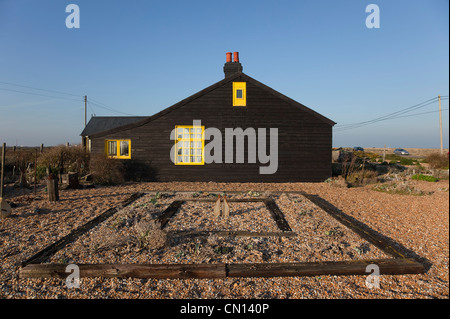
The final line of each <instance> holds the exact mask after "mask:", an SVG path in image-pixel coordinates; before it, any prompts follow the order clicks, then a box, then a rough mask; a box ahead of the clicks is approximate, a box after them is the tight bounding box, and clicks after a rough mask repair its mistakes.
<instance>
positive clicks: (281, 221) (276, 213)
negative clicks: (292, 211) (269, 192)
mask: <svg viewBox="0 0 450 319" xmlns="http://www.w3.org/2000/svg"><path fill="white" fill-rule="evenodd" d="M263 202H264V204H265V205H266V207H267V209H268V210H269V211H270V214H271V215H272V217H273V219H274V220H275V223H276V224H277V226H278V228H279V229H280V230H281V231H287V232H291V231H292V229H291V227H290V226H289V223H288V222H287V220H286V219H285V218H284V214H283V212H282V211H281V210H280V208H278V206H277V204H276V203H275V201H274V200H273V199H272V198H268V199H265V200H264V201H263Z"/></svg>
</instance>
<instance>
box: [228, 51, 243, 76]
mask: <svg viewBox="0 0 450 319" xmlns="http://www.w3.org/2000/svg"><path fill="white" fill-rule="evenodd" d="M223 72H224V73H225V77H228V76H230V75H233V74H235V73H238V72H242V64H241V63H240V62H239V52H234V53H233V62H231V52H227V60H226V62H225V65H224V66H223Z"/></svg>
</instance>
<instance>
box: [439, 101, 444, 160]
mask: <svg viewBox="0 0 450 319" xmlns="http://www.w3.org/2000/svg"><path fill="white" fill-rule="evenodd" d="M438 99H439V133H440V136H441V155H442V154H444V147H443V144H442V109H441V96H440V95H438Z"/></svg>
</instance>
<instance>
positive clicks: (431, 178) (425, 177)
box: [411, 174, 438, 182]
mask: <svg viewBox="0 0 450 319" xmlns="http://www.w3.org/2000/svg"><path fill="white" fill-rule="evenodd" d="M411 179H413V180H416V181H426V182H437V181H438V179H437V178H436V177H434V176H430V175H423V174H415V175H413V176H411Z"/></svg>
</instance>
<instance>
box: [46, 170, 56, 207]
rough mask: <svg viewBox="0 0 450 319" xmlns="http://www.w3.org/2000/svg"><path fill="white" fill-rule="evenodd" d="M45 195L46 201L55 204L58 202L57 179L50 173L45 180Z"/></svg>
mask: <svg viewBox="0 0 450 319" xmlns="http://www.w3.org/2000/svg"><path fill="white" fill-rule="evenodd" d="M47 193H48V200H49V201H50V202H56V201H58V200H59V192H58V179H57V178H56V176H55V175H54V174H52V173H50V174H49V175H48V178H47Z"/></svg>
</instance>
